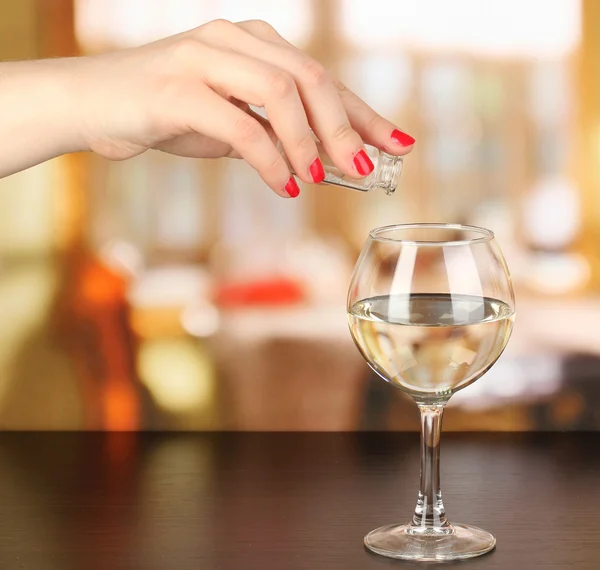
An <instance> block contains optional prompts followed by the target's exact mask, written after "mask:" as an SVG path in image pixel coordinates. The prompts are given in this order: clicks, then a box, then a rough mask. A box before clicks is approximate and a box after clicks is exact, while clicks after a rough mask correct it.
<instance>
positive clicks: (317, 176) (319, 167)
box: [309, 158, 325, 184]
mask: <svg viewBox="0 0 600 570" xmlns="http://www.w3.org/2000/svg"><path fill="white" fill-rule="evenodd" d="M309 170H310V175H311V176H312V179H313V181H314V183H315V184H318V183H319V182H323V180H325V170H324V169H323V163H322V162H321V160H320V159H319V158H315V159H314V160H313V163H312V164H311V165H310V168H309Z"/></svg>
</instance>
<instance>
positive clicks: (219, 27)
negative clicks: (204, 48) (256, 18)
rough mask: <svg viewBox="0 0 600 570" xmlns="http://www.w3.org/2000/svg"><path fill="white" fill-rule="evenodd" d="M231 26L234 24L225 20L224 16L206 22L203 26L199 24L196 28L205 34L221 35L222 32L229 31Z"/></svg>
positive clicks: (211, 35) (233, 26)
mask: <svg viewBox="0 0 600 570" xmlns="http://www.w3.org/2000/svg"><path fill="white" fill-rule="evenodd" d="M233 28H235V24H233V23H232V22H230V21H229V20H226V19H225V18H218V19H216V20H212V21H210V22H207V23H206V24H204V25H203V26H200V28H198V30H199V31H200V33H201V34H203V35H205V36H210V37H213V36H216V37H222V36H223V35H224V34H227V33H228V32H230V31H231V30H232V29H233Z"/></svg>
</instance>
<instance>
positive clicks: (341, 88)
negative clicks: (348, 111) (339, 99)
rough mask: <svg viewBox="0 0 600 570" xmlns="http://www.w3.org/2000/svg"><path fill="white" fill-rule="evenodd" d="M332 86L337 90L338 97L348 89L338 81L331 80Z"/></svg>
mask: <svg viewBox="0 0 600 570" xmlns="http://www.w3.org/2000/svg"><path fill="white" fill-rule="evenodd" d="M333 86H334V87H335V88H336V89H337V90H338V93H340V95H341V94H342V93H345V92H346V91H348V88H347V87H346V86H345V85H344V84H343V83H342V82H341V81H340V80H339V79H334V80H333Z"/></svg>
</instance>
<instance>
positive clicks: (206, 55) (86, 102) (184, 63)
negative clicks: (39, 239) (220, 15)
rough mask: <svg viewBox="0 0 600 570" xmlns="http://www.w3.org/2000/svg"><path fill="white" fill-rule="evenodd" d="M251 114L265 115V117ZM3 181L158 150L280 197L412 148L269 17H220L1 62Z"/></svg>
mask: <svg viewBox="0 0 600 570" xmlns="http://www.w3.org/2000/svg"><path fill="white" fill-rule="evenodd" d="M249 105H254V106H256V107H263V108H264V109H265V111H266V115H267V117H268V120H266V119H264V118H262V117H261V116H260V115H257V114H255V113H254V112H253V111H252V110H251V109H250V108H249ZM0 125H1V128H0V178H1V177H4V176H8V175H10V174H13V173H15V172H18V171H20V170H23V169H26V168H28V167H31V166H33V165H35V164H39V163H41V162H44V161H46V160H49V159H51V158H54V157H57V156H60V155H62V154H65V153H69V152H77V151H93V152H96V153H98V154H100V155H102V156H104V157H106V158H109V159H112V160H124V159H127V158H131V157H134V156H137V155H139V154H141V153H143V152H145V151H146V150H148V149H150V148H154V149H158V150H161V151H164V152H168V153H171V154H176V155H180V156H186V157H196V158H220V157H234V158H243V159H244V160H246V161H247V162H248V163H249V164H250V165H251V166H252V167H253V168H254V169H256V171H257V172H258V174H259V175H260V176H261V178H262V179H263V180H264V181H265V183H266V184H267V185H268V186H270V187H271V188H272V189H273V190H274V191H275V192H276V193H277V194H278V195H280V196H282V197H295V196H297V195H298V192H299V190H298V186H297V184H296V181H295V179H294V177H293V176H292V175H291V172H290V169H289V167H288V165H287V164H286V162H285V160H284V159H283V157H282V156H281V153H280V152H279V151H278V150H277V147H276V144H275V143H276V141H277V139H279V140H280V141H281V144H282V146H283V149H284V151H285V154H286V156H287V157H288V159H289V161H290V163H291V165H292V166H293V169H294V171H295V172H296V175H297V176H298V177H299V178H300V179H301V180H303V181H304V182H308V183H311V182H319V181H320V180H319V179H322V176H323V172H322V166H321V163H320V161H319V160H318V152H317V147H316V145H315V142H314V138H313V135H312V134H311V130H312V131H313V132H314V133H315V134H316V136H317V137H318V138H319V140H320V141H321V142H322V144H323V147H324V149H325V151H326V152H327V154H329V156H330V157H331V159H332V160H333V161H334V163H335V164H336V166H337V167H338V168H339V169H340V170H342V171H343V172H344V173H346V174H347V175H349V176H352V177H355V178H361V177H362V176H365V175H367V174H368V173H369V172H370V170H372V164H371V162H370V161H369V159H368V157H366V155H364V154H363V153H362V152H361V151H363V150H364V143H367V144H371V145H373V146H376V147H378V148H380V149H382V150H385V151H386V152H388V153H389V154H393V155H397V156H401V155H405V154H407V153H408V152H410V151H411V150H412V147H413V144H414V139H413V138H412V137H411V136H410V135H408V134H406V133H404V132H402V131H401V130H400V129H399V128H398V127H397V126H395V125H394V124H393V123H391V122H390V121H388V120H386V119H385V118H383V117H381V116H380V115H378V114H377V113H376V112H375V111H374V110H373V109H371V107H369V106H368V105H367V104H366V103H365V102H363V101H362V100H361V99H360V98H359V97H358V96H357V95H355V94H354V93H352V91H350V90H349V89H347V88H346V87H345V86H344V85H342V84H341V83H340V82H339V81H338V80H336V79H335V78H334V77H332V76H331V75H330V73H329V72H328V71H327V70H326V69H325V68H324V67H323V66H322V65H321V64H320V63H319V62H318V61H316V60H314V59H312V58H311V57H309V56H308V55H307V54H305V53H304V52H302V51H301V50H299V49H297V48H296V47H294V46H293V45H292V44H290V43H288V42H287V41H286V40H285V39H284V38H282V37H281V36H280V35H279V34H278V33H277V32H276V31H275V29H273V28H272V27H271V26H270V25H269V24H267V23H266V22H263V21H260V20H253V21H247V22H238V23H232V22H228V21H225V20H215V21H213V22H209V23H207V24H205V25H203V26H200V27H199V28H195V29H193V30H190V31H188V32H185V33H182V34H179V35H176V36H172V37H169V38H165V39H162V40H159V41H156V42H153V43H151V44H147V45H144V46H141V47H137V48H132V49H127V50H121V51H116V52H112V53H108V54H103V55H99V56H88V57H78V58H65V59H49V60H39V61H23V62H3V63H0Z"/></svg>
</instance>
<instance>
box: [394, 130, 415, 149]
mask: <svg viewBox="0 0 600 570" xmlns="http://www.w3.org/2000/svg"><path fill="white" fill-rule="evenodd" d="M392 140H393V141H394V142H395V143H396V144H397V145H400V146H411V145H413V144H415V139H414V138H413V137H411V136H410V135H407V134H406V133H403V132H402V131H399V130H398V129H394V130H393V131H392Z"/></svg>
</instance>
